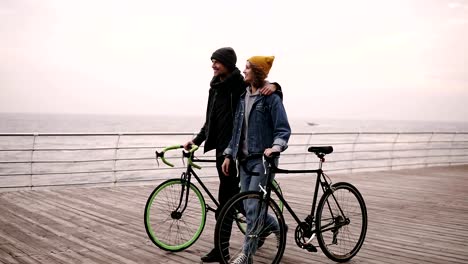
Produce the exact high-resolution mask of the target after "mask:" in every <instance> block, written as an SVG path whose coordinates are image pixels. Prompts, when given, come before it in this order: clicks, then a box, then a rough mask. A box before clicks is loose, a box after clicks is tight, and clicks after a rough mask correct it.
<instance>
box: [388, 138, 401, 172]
mask: <svg viewBox="0 0 468 264" xmlns="http://www.w3.org/2000/svg"><path fill="white" fill-rule="evenodd" d="M399 138H400V132H398V133H397V135H396V137H395V139H394V140H393V143H392V150H391V152H390V170H393V153H394V151H395V144H396V143H397V141H398V139H399Z"/></svg>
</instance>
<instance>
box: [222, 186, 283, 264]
mask: <svg viewBox="0 0 468 264" xmlns="http://www.w3.org/2000/svg"><path fill="white" fill-rule="evenodd" d="M248 201H249V202H250V204H251V205H252V204H253V206H251V207H249V208H251V209H249V210H247V211H248V212H250V214H249V216H250V219H251V220H252V224H251V225H249V226H251V228H247V230H246V232H245V234H244V233H243V232H242V229H237V228H232V224H233V222H234V221H236V222H237V221H239V220H238V219H239V218H242V219H247V217H246V216H245V214H246V210H245V209H247V208H246V207H245V206H244V205H245V204H247V202H248ZM244 208H245V209H244ZM248 212H247V213H248ZM265 212H267V213H268V214H269V215H270V217H269V218H268V220H266V217H265ZM276 223H277V224H276ZM260 239H262V240H263V241H262V242H263V243H262V246H261V248H258V241H259V240H260ZM215 245H216V248H218V250H219V251H220V253H221V255H222V256H223V257H222V263H228V261H229V259H236V258H237V257H238V256H239V255H241V254H243V253H249V254H248V257H249V258H251V260H252V261H253V262H254V263H268V264H270V263H279V262H280V260H281V258H282V256H283V253H284V249H285V247H286V227H285V222H284V218H283V215H282V212H281V210H280V208H279V207H278V205H277V204H276V202H275V201H273V200H272V199H271V198H270V199H269V200H267V201H266V200H264V198H263V193H259V192H244V193H240V194H238V195H236V196H234V197H233V198H231V199H230V200H229V201H228V202H227V204H226V205H225V206H224V207H223V209H222V210H221V212H220V214H219V216H218V220H217V222H216V228H215ZM252 252H253V253H254V254H253V253H252Z"/></svg>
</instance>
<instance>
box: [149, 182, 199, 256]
mask: <svg viewBox="0 0 468 264" xmlns="http://www.w3.org/2000/svg"><path fill="white" fill-rule="evenodd" d="M174 184H181V185H182V184H186V183H184V182H183V181H182V180H179V179H175V180H168V181H167V182H165V183H164V184H162V185H160V186H159V187H158V189H157V191H156V192H154V193H153V194H152V195H151V199H150V200H149V201H148V203H147V206H146V211H145V225H146V230H147V231H148V234H149V235H150V236H151V239H152V240H153V242H154V243H155V244H156V245H157V246H159V247H160V248H162V249H164V250H167V251H180V250H183V249H185V248H187V247H189V246H191V245H192V244H193V243H195V241H196V240H197V239H198V238H199V237H200V235H201V233H202V232H203V229H204V227H205V221H206V210H204V209H203V208H206V205H205V200H204V198H203V195H202V194H201V193H200V191H199V190H198V189H197V188H196V187H195V186H194V185H192V184H190V189H191V190H192V191H193V192H194V193H195V194H196V196H197V198H198V200H199V201H200V205H201V208H202V210H201V211H202V212H201V224H200V226H199V227H198V229H197V231H196V232H195V233H194V235H193V236H192V238H191V239H190V240H188V241H187V242H185V243H183V244H180V245H175V246H174V245H167V244H166V243H164V242H162V241H160V240H159V239H158V238H157V237H156V236H155V234H154V231H153V229H152V228H151V227H150V226H149V223H150V209H151V205H152V204H153V202H154V199H155V197H156V196H157V195H158V193H159V192H161V191H162V190H164V189H165V188H166V187H168V186H170V185H174Z"/></svg>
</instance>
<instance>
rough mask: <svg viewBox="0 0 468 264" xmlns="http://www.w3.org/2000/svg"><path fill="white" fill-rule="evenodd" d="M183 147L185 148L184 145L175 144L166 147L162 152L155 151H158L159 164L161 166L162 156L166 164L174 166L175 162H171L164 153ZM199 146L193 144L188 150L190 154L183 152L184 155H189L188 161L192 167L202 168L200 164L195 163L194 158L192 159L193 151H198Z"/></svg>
mask: <svg viewBox="0 0 468 264" xmlns="http://www.w3.org/2000/svg"><path fill="white" fill-rule="evenodd" d="M181 148H184V146H182V145H174V146H169V147H166V148H164V149H163V150H162V151H161V152H158V151H155V153H156V162H157V163H158V166H159V161H158V158H161V160H162V161H163V162H164V164H166V165H167V166H169V167H174V164H172V163H170V162H169V161H167V160H166V158H165V157H164V154H165V153H166V152H167V151H169V150H174V149H181ZM198 148H199V147H198V146H197V145H192V148H191V149H190V150H189V151H188V156H186V155H184V154H183V153H184V152H182V156H183V157H187V159H188V163H189V164H190V165H191V166H192V167H194V168H197V169H201V167H200V166H198V165H197V164H195V163H193V160H192V159H193V153H195V151H197V150H198Z"/></svg>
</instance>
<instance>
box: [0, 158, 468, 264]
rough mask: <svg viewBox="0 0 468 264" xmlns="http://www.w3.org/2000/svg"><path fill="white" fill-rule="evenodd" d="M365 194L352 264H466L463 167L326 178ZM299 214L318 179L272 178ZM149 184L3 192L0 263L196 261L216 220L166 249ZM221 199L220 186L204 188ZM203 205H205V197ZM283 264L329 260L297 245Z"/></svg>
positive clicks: (467, 185)
mask: <svg viewBox="0 0 468 264" xmlns="http://www.w3.org/2000/svg"><path fill="white" fill-rule="evenodd" d="M330 177H331V178H332V180H333V182H339V181H348V182H351V183H352V184H354V185H355V186H356V187H357V188H358V189H359V190H360V192H361V193H362V195H363V196H364V199H365V201H366V204H367V209H368V216H369V227H368V233H367V238H366V241H365V243H364V246H363V248H362V249H361V251H360V252H359V254H358V255H357V256H356V257H355V258H353V260H352V261H351V262H350V263H414V264H416V263H468V199H466V196H467V194H468V191H466V190H468V166H466V165H465V166H453V167H431V168H424V169H410V170H399V171H383V172H359V173H353V174H336V175H334V174H330ZM277 180H278V181H279V182H280V185H281V187H282V189H283V193H284V195H285V197H286V199H287V200H288V202H290V205H291V207H292V208H293V209H294V210H295V211H296V213H297V214H298V215H299V216H300V217H305V216H306V215H307V214H308V212H309V211H310V205H309V203H310V202H311V200H312V195H313V186H314V181H315V177H311V176H310V175H301V176H297V175H277ZM155 186H156V185H154V186H153V185H152V186H119V187H96V188H54V189H41V190H34V191H30V190H25V191H15V192H4V193H0V212H1V213H0V263H125V264H127V263H194V262H195V263H199V261H200V256H202V255H204V254H205V253H207V252H208V251H210V250H211V248H212V247H213V231H214V230H213V229H214V226H215V220H214V214H213V213H212V212H209V213H208V218H207V223H206V226H205V230H204V232H203V233H202V235H201V237H200V239H199V240H198V241H197V242H196V243H195V244H194V245H193V246H192V247H190V248H189V249H187V250H185V251H182V252H177V253H172V252H165V251H163V250H161V249H159V248H157V247H156V246H155V245H153V244H152V242H151V241H150V240H149V239H148V238H147V235H146V231H145V228H144V225H143V215H144V206H145V203H146V200H147V197H148V196H149V194H150V193H151V192H152V190H153V188H154V187H155ZM207 186H208V188H209V189H210V190H211V191H212V193H213V194H214V195H215V196H217V191H216V188H217V181H210V182H207ZM206 199H207V202H208V203H210V204H211V202H210V201H209V198H208V197H206ZM285 218H286V222H287V223H288V225H289V227H290V232H289V233H288V242H287V249H286V251H285V254H284V257H283V260H282V263H333V262H332V261H330V260H329V259H327V258H326V256H325V255H324V254H323V253H321V252H320V249H319V252H318V253H310V252H307V251H304V250H302V249H300V248H298V247H297V246H296V245H295V242H294V237H293V236H294V232H293V231H294V228H295V223H294V221H293V219H292V217H291V216H290V215H289V214H288V213H285Z"/></svg>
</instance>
